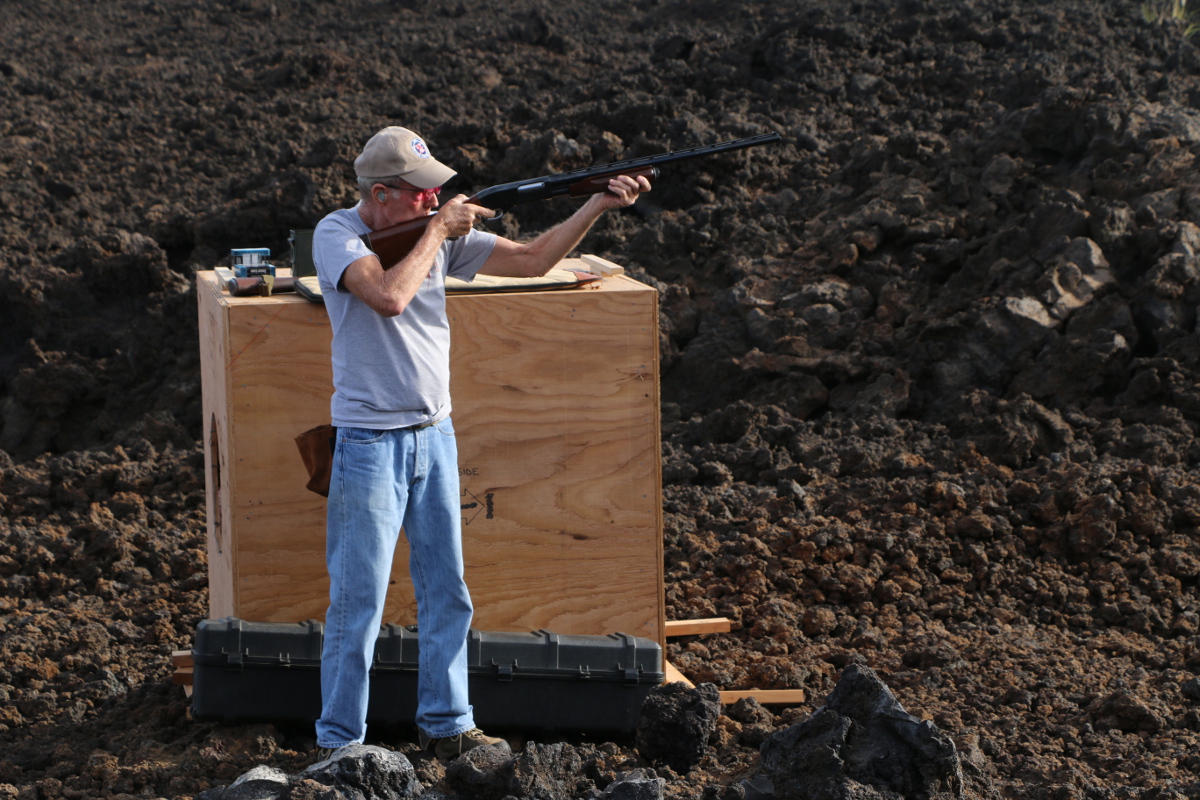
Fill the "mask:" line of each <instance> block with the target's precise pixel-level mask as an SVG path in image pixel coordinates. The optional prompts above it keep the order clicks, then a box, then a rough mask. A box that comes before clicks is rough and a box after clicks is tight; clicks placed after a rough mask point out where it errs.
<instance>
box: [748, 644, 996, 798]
mask: <svg viewBox="0 0 1200 800" xmlns="http://www.w3.org/2000/svg"><path fill="white" fill-rule="evenodd" d="M761 752H762V768H763V771H764V772H765V773H766V775H767V776H768V777H769V778H770V782H771V785H772V786H773V792H774V796H775V797H777V798H780V800H835V798H838V799H839V800H840V799H841V798H846V797H860V796H861V797H868V796H870V797H923V798H929V800H952V799H953V800H965V799H966V798H969V797H974V796H975V795H972V794H968V793H967V792H966V791H965V790H964V779H963V771H962V766H961V763H960V760H959V756H958V751H957V749H956V748H955V746H954V742H953V741H951V739H950V737H948V736H947V735H946V734H944V733H943V732H941V731H940V730H938V729H937V728H936V727H935V726H934V725H933V723H931V722H922V721H921V720H919V719H917V718H916V717H914V716H912V715H911V714H909V713H908V712H907V711H905V710H904V708H903V707H901V705H900V703H899V702H897V700H896V698H895V696H893V695H892V692H891V690H889V689H888V687H887V686H886V685H885V684H884V683H883V681H881V680H880V679H879V677H878V676H877V675H876V674H875V673H874V671H873V670H871V669H870V668H868V667H863V666H859V665H856V664H852V665H851V666H849V667H847V668H846V669H845V671H843V673H842V676H841V679H840V680H839V681H838V684H837V686H836V687H835V688H834V690H833V693H832V694H830V696H829V700H828V702H827V703H826V705H825V706H824V707H822V708H820V709H818V710H817V711H816V713H814V714H813V715H812V716H810V717H809V718H808V719H805V720H802V721H801V722H798V723H796V724H795V725H793V726H791V727H790V728H787V729H786V730H784V731H781V732H779V733H777V734H775V735H774V736H772V737H771V738H770V739H768V740H767V741H766V742H765V743H764V744H763V746H762V748H761ZM760 791H761V790H760Z"/></svg>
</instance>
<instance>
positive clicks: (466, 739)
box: [419, 728, 508, 761]
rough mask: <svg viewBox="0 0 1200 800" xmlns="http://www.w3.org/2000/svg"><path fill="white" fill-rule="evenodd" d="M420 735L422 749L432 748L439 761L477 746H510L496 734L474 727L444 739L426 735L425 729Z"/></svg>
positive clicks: (447, 759)
mask: <svg viewBox="0 0 1200 800" xmlns="http://www.w3.org/2000/svg"><path fill="white" fill-rule="evenodd" d="M419 735H420V739H421V749H422V750H432V751H433V754H434V755H435V756H436V757H437V759H438V760H439V761H449V760H450V759H452V758H455V757H456V756H460V755H462V754H463V753H465V752H467V751H468V750H474V749H475V748H476V747H488V746H490V745H498V744H502V745H504V746H505V747H506V748H507V747H508V742H506V741H504V740H503V739H498V738H496V737H495V736H487V735H485V734H484V732H483V731H481V730H479V728H472V729H471V730H469V731H467V732H466V733H460V734H459V735H458V736H447V737H445V738H443V739H434V738H432V737H430V736H426V735H425V732H424V731H420V734H419Z"/></svg>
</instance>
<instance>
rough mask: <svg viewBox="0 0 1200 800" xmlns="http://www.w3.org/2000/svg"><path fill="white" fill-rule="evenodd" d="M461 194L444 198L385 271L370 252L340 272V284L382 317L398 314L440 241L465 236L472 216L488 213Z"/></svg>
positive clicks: (430, 264)
mask: <svg viewBox="0 0 1200 800" xmlns="http://www.w3.org/2000/svg"><path fill="white" fill-rule="evenodd" d="M465 199H466V198H465V197H464V196H463V195H459V196H458V197H455V198H454V199H453V200H450V201H448V202H447V203H446V204H445V205H444V206H442V207H441V209H439V210H438V212H437V214H434V215H433V219H432V220H430V222H429V225H427V226H426V227H425V233H424V234H422V235H421V238H420V240H419V241H418V242H417V244H416V246H415V247H414V248H413V249H412V250H411V251H410V252H409V254H408V255H406V256H405V257H404V259H403V260H402V261H400V263H399V264H397V265H396V266H394V267H392V268H391V269H387V270H385V269H384V268H383V265H382V264H380V263H379V258H378V257H377V256H375V255H374V254H371V255H369V256H363V257H362V258H360V259H358V260H357V261H353V262H351V263H350V265H349V266H347V267H346V269H345V271H344V272H343V273H342V285H343V286H345V287H346V289H347V290H349V291H350V292H352V293H353V294H354V296H355V297H357V298H358V299H359V300H362V301H363V302H364V303H366V304H367V305H368V306H369V307H370V308H371V309H372V310H373V311H375V313H377V314H379V315H381V316H384V317H394V316H396V315H397V314H402V313H403V312H404V309H406V308H407V307H408V304H409V302H411V301H412V299H413V297H415V296H416V294H417V290H418V289H420V288H421V283H422V282H423V281H424V280H425V278H426V277H428V275H429V270H430V269H432V268H433V261H434V258H435V257H436V256H437V251H438V248H439V247H441V246H442V242H444V241H446V239H448V238H450V237H453V236H465V235H466V234H467V233H468V232H469V231H470V230H471V225H472V224H473V223H474V222H475V218H476V217H479V216H488V215H489V214H490V212H489V211H488V209H485V208H482V207H480V206H475V205H470V204H468V203H464V202H463V201H464V200H465Z"/></svg>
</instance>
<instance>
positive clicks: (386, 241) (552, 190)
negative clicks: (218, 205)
mask: <svg viewBox="0 0 1200 800" xmlns="http://www.w3.org/2000/svg"><path fill="white" fill-rule="evenodd" d="M779 139H780V136H779V134H778V133H764V134H761V135H759V136H750V137H747V138H745V139H734V140H733V141H730V142H721V143H720V144H710V145H705V146H703V147H690V148H688V149H686V150H675V151H672V152H667V153H659V154H658V155H653V156H642V157H641V158H631V159H629V160H627V161H614V162H613V163H611V164H601V165H598V166H595V167H586V168H584V169H576V170H571V171H570V172H560V173H558V174H557V175H546V176H544V177H541V178H534V179H533V180H525V181H513V182H511V183H501V184H498V185H496V186H489V187H488V188H487V189H484V190H483V191H481V192H479V193H478V194H476V195H474V196H472V197H471V198H469V199H468V200H467V202H468V203H474V204H475V205H480V206H484V207H486V208H492V209H496V210H498V212H499V213H497V214H496V215H495V216H493V217H492V218H491V219H493V220H496V219H499V218H500V217H502V216H504V214H505V212H506V211H508V209H509V208H511V207H512V206H515V205H519V204H521V203H533V202H536V201H539V200H548V199H550V198H551V197H561V196H563V195H568V196H570V197H582V196H584V195H589V194H598V193H600V192H604V191H607V190H608V181H609V180H610V179H611V178H615V177H617V176H618V175H628V176H630V177H631V178H633V179H634V180H637V178H638V176H643V177H645V178H646V180H648V181H650V182H651V183H653V182H654V179H655V178H657V177H658V166H659V165H660V164H669V163H671V162H673V161H685V160H687V159H690V158H703V157H704V156H711V155H716V154H717V153H725V152H729V151H730V150H742V149H744V148H747V147H757V146H759V145H763V144H770V143H771V142H778V141H779ZM433 217H434V215H433V214H430V215H429V216H428V217H422V218H420V219H414V220H409V221H408V222H401V223H400V224H399V225H393V226H391V227H389V228H381V229H380V230H377V231H372V232H370V233H368V234H366V235H365V236H363V237H362V238H363V241H364V242H366V244H367V246H368V247H370V248H371V250H373V251H374V252H375V255H377V256H379V262H380V263H381V264H382V265H383V268H384V269H391V268H392V267H394V266H396V264H398V263H400V261H402V260H403V259H404V257H405V256H406V255H408V254H409V252H410V251H411V250H412V249H413V247H415V246H416V244H417V241H418V240H419V239H420V238H421V235H422V234H423V233H424V232H425V228H426V226H427V225H429V220H431V219H433Z"/></svg>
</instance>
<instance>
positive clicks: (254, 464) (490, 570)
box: [200, 265, 665, 644]
mask: <svg viewBox="0 0 1200 800" xmlns="http://www.w3.org/2000/svg"><path fill="white" fill-rule="evenodd" d="M564 266H569V265H564ZM200 281H201V283H202V286H201V292H200V294H201V295H202V297H205V298H207V300H202V301H201V305H202V310H203V311H206V312H208V313H209V322H208V323H206V325H207V326H208V327H207V329H204V330H203V333H204V336H203V343H204V345H203V346H204V347H205V348H206V349H209V350H211V351H213V352H210V353H208V354H207V355H206V361H205V365H204V366H205V367H208V368H210V369H208V371H206V372H205V373H204V374H205V381H206V383H207V382H210V381H220V382H223V383H225V384H227V385H228V399H227V401H226V402H225V406H224V408H225V409H226V410H225V412H224V414H225V416H221V412H220V396H219V395H220V393H219V392H216V391H215V390H210V389H209V388H208V387H207V386H206V395H205V397H206V398H210V395H211V398H210V399H208V400H206V409H205V416H206V418H208V417H210V416H211V415H212V414H216V418H217V419H218V427H220V425H221V424H222V422H221V421H222V420H223V424H224V427H225V429H226V430H225V431H222V435H223V436H225V438H227V439H228V444H226V445H223V452H222V453H221V455H220V458H221V459H224V462H225V463H224V466H223V469H222V471H221V474H222V476H223V477H224V478H225V479H226V484H225V486H224V487H217V488H218V490H219V489H220V488H225V489H226V491H225V492H224V493H220V492H219V491H218V495H219V497H220V498H221V499H220V502H227V503H228V508H229V511H228V524H227V525H224V524H223V517H222V516H221V514H220V513H219V512H218V511H214V510H210V518H209V519H210V523H209V524H210V537H209V539H210V542H209V545H210V614H211V615H212V616H214V617H216V616H225V615H230V614H233V615H236V616H240V617H243V618H246V619H252V620H255V621H267V622H270V621H286V622H294V621H298V620H303V619H310V618H311V619H322V618H323V617H324V613H325V608H326V606H327V605H328V579H327V576H326V573H325V560H324V543H325V531H324V509H325V501H324V499H323V498H320V497H318V496H317V495H315V494H312V493H310V492H308V491H307V490H305V489H304V482H305V480H306V475H305V474H304V471H303V466H302V464H301V462H300V458H299V455H298V454H297V452H296V448H295V444H294V442H293V439H294V437H295V436H296V435H297V434H299V433H301V432H302V431H304V430H306V429H308V428H310V427H312V426H314V425H317V424H320V423H323V422H328V420H329V397H330V394H331V392H332V387H331V376H330V366H329V358H330V355H329V346H330V342H329V337H330V332H329V323H328V317H327V316H326V314H325V311H324V307H323V306H320V305H316V304H311V303H308V302H307V301H305V300H303V299H302V298H298V297H294V296H288V295H276V296H274V297H271V298H261V297H248V298H233V297H230V296H229V295H223V294H221V293H220V292H219V290H217V289H216V287H215V279H214V278H213V277H212V273H201V274H200ZM204 284H207V286H205V285H204ZM206 290H207V291H206ZM448 311H449V315H450V318H451V326H452V332H453V338H452V341H453V346H452V353H451V369H452V394H453V397H454V404H455V408H454V423H455V428H456V430H457V432H458V442H459V453H460V472H461V473H462V495H463V523H464V527H463V533H464V536H463V540H464V553H465V561H466V571H467V582H468V585H469V586H470V587H471V592H472V596H473V598H474V600H475V606H476V617H475V620H474V625H475V626H476V627H478V628H482V629H485V630H537V629H539V628H546V629H548V630H555V631H557V632H560V633H586V634H604V633H611V632H613V631H616V630H621V631H627V632H629V633H633V634H635V635H638V636H644V637H647V638H650V639H653V640H655V641H658V642H659V643H660V644H662V643H664V637H663V629H664V622H665V604H664V600H663V594H662V584H663V578H662V535H661V531H662V504H661V477H660V456H659V453H660V447H659V436H658V427H659V420H658V408H659V403H658V358H657V356H658V344H657V342H658V332H657V325H658V323H657V312H658V309H657V293H656V292H654V291H653V290H652V289H650V288H649V287H647V286H644V285H643V284H640V283H638V282H636V281H633V280H631V279H629V278H624V277H614V278H607V279H605V280H604V281H603V282H602V285H601V288H600V289H598V290H595V291H589V292H586V293H585V292H568V291H561V292H539V293H513V294H503V295H500V294H495V295H462V296H453V297H451V298H449V299H448ZM221 314H224V324H225V325H226V326H227V328H228V334H227V340H226V341H223V340H222V339H221V337H220V336H219V335H218V332H217V331H216V330H213V329H215V328H218V327H219V325H218V323H219V322H220V315H221ZM202 316H203V314H202ZM202 327H203V326H202ZM222 348H223V350H222ZM218 351H219V352H218ZM222 353H223V355H222ZM220 363H223V364H224V365H225V366H224V370H223V374H218V373H220V372H221V371H220V370H217V369H216V367H215V366H214V365H217V364H220ZM209 405H211V406H212V408H213V410H212V411H210V410H209V407H208V406H209ZM210 455H211V454H210ZM213 460H214V462H215V461H216V460H217V459H216V457H214V458H213ZM210 473H211V470H210ZM210 479H211V475H210ZM209 491H210V496H211V494H212V492H213V489H212V487H210V489H209ZM226 498H228V499H226ZM211 502H212V501H211V500H210V504H211ZM218 505H219V503H218ZM214 526H220V527H218V529H217V530H216V531H214V530H213V529H214ZM222 536H228V541H226V540H225V539H223V538H221V537H222ZM212 553H215V555H216V557H215V558H213V557H212V555H211V554H212ZM407 565H408V550H407V546H406V544H405V543H404V540H403V538H402V539H401V546H400V547H399V548H398V549H397V553H396V557H395V560H394V562H393V568H392V589H391V590H390V591H389V597H388V602H387V607H386V609H385V617H384V618H385V620H386V621H388V622H397V623H401V624H409V623H413V622H415V621H416V614H415V609H416V604H415V599H414V597H413V593H412V588H411V584H410V582H409V579H408V570H407Z"/></svg>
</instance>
